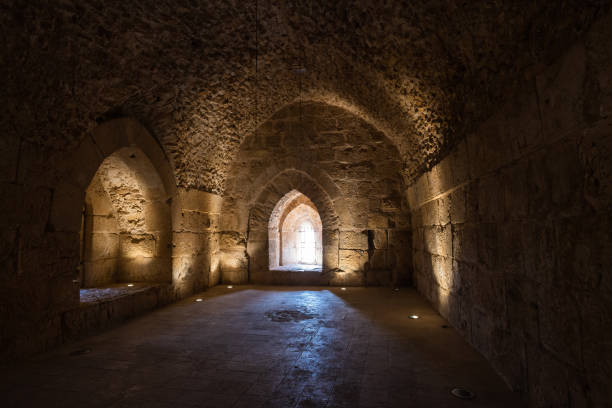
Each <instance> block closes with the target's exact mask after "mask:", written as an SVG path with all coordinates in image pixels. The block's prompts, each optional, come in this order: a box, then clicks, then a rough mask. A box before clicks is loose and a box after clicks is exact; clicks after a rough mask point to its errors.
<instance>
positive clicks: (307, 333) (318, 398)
mask: <svg viewBox="0 0 612 408" xmlns="http://www.w3.org/2000/svg"><path fill="white" fill-rule="evenodd" d="M197 298H201V299H202V301H200V302H198V301H196V299H197ZM413 314H416V315H418V316H420V318H419V319H410V318H409V316H410V315H413ZM445 324H446V322H445V321H444V320H443V319H442V318H440V317H439V316H438V315H437V314H436V313H435V312H434V311H433V310H432V309H431V308H430V307H429V306H428V305H427V303H426V302H425V301H424V300H423V298H422V297H421V296H420V295H418V294H417V293H416V292H415V291H414V290H412V289H402V290H400V291H399V292H393V291H391V290H390V289H387V288H346V290H342V289H341V288H306V287H266V286H234V287H233V288H231V289H230V288H228V287H226V286H217V287H215V288H213V289H211V290H209V291H207V292H204V293H201V294H199V295H198V296H194V297H192V298H189V299H187V300H185V301H182V302H180V303H177V304H174V305H171V306H168V307H166V308H163V309H159V310H157V311H154V312H153V313H150V314H148V315H146V316H144V317H141V318H138V319H135V320H132V321H130V322H128V323H126V324H124V325H122V326H120V327H117V328H115V329H112V330H109V331H106V332H104V333H101V334H98V335H95V336H92V337H90V338H87V339H86V340H83V341H80V342H78V343H72V344H70V345H68V346H66V347H63V348H60V349H58V350H56V351H54V352H52V353H47V354H44V355H41V356H38V357H37V358H35V359H33V360H32V361H29V362H26V363H21V364H18V365H15V366H11V367H2V368H1V369H0V394H1V397H0V401H2V404H1V405H2V406H3V407H38V406H44V407H84V406H86V407H88V408H90V407H116V408H119V407H147V408H155V407H249V408H254V407H283V408H286V407H351V408H354V407H427V408H434V407H464V408H467V407H520V406H521V403H520V402H519V401H518V399H517V396H516V395H515V394H514V393H512V392H510V391H508V389H507V388H506V387H505V385H504V384H503V382H502V381H501V380H500V378H499V377H498V376H497V375H496V374H495V373H494V372H493V370H492V369H491V368H490V367H489V365H488V364H487V362H486V361H485V360H484V359H483V358H482V357H481V356H480V355H479V354H478V353H476V352H475V351H474V350H473V349H472V348H470V347H469V346H468V345H467V344H466V343H465V342H464V341H463V340H462V339H461V338H460V337H459V335H458V334H457V333H456V332H455V331H454V330H453V329H452V328H443V327H442V326H443V325H445ZM455 386H465V387H468V388H470V389H471V390H473V391H474V392H475V393H476V398H475V399H473V400H469V401H466V400H460V399H457V398H455V397H453V396H452V395H451V394H450V393H449V391H450V390H451V389H452V388H453V387H455Z"/></svg>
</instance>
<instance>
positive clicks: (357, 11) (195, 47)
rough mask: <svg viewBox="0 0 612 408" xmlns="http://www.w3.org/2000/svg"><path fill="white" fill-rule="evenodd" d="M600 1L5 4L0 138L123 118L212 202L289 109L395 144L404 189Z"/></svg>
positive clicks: (65, 144)
mask: <svg viewBox="0 0 612 408" xmlns="http://www.w3.org/2000/svg"><path fill="white" fill-rule="evenodd" d="M607 3H608V2H607V1H603V0H602V1H595V0H573V1H572V0H570V1H550V0H536V1H533V0H530V1H505V0H504V1H433V0H428V1H385V0H376V1H374V0H372V1H347V0H337V1H328V0H312V1H292V0H291V1H266V0H252V1H236V0H224V1H214V0H209V1H193V0H191V1H187V0H173V1H170V0H155V1H153V0H151V1H125V0H120V1H111V0H98V1H93V0H87V1H72V0H61V1H60V0H53V1H10V0H9V1H3V2H2V3H1V4H0V30H2V37H1V40H0V41H2V43H1V46H0V49H1V52H2V55H0V58H1V61H2V62H1V63H0V74H1V75H2V78H3V86H2V88H1V90H0V101H2V103H3V107H2V110H1V112H2V113H0V123H1V126H2V132H3V133H4V137H22V138H24V140H25V141H28V142H34V143H37V144H43V145H45V146H46V147H48V148H50V149H54V150H57V149H60V150H61V149H69V148H72V147H73V146H75V145H76V144H78V142H79V141H80V140H81V139H82V138H83V137H84V136H85V135H86V133H87V132H88V131H90V130H91V129H93V128H94V127H95V126H96V124H97V123H98V122H101V121H103V120H105V119H107V118H111V117H115V116H124V115H130V116H134V117H136V118H137V119H138V120H140V121H141V122H142V123H144V124H145V126H147V128H148V129H149V130H150V131H151V133H152V134H153V135H154V136H155V137H156V138H157V139H158V140H159V141H160V143H161V144H162V146H163V148H164V150H165V151H166V153H167V155H168V157H169V158H170V160H171V162H172V163H173V165H174V167H175V171H176V174H177V180H178V182H179V184H181V185H182V186H185V187H195V188H200V189H204V190H207V191H211V192H217V193H219V192H223V190H224V181H225V179H226V176H227V172H228V171H229V169H230V167H231V163H232V160H233V158H234V157H235V153H236V152H237V150H238V148H239V146H240V143H241V141H242V140H244V139H245V137H246V136H248V135H249V134H250V133H252V132H254V131H255V129H256V127H257V126H258V124H262V123H263V122H264V121H265V120H266V118H268V117H270V116H271V115H273V114H274V112H276V111H278V110H279V109H281V108H282V107H283V106H286V105H287V104H289V103H294V102H295V101H296V100H314V101H317V102H324V103H327V104H330V105H334V106H339V107H342V108H344V109H346V110H348V111H350V112H351V113H353V114H354V115H356V116H358V117H360V118H362V119H364V120H366V121H368V122H370V123H371V124H372V125H373V126H375V127H376V128H378V129H379V130H380V131H382V132H384V133H385V134H386V135H387V137H388V138H389V139H390V140H391V141H393V142H394V143H395V145H396V146H397V148H398V150H399V152H400V154H401V155H402V159H403V160H404V167H405V174H406V176H407V179H408V180H412V179H414V178H415V177H416V176H417V175H418V174H419V173H420V172H422V171H423V170H424V169H426V168H428V167H430V166H431V165H433V164H435V162H436V161H437V160H438V159H439V158H440V155H442V154H443V153H445V152H446V151H447V150H448V148H449V147H450V146H452V145H453V143H454V142H455V141H456V140H458V139H459V138H461V136H462V135H464V134H465V132H466V131H467V130H469V129H470V128H472V127H473V126H475V125H476V124H477V123H479V121H481V120H482V119H483V118H484V117H486V116H487V115H488V114H490V113H491V111H492V109H494V108H495V105H496V104H498V103H500V102H502V101H503V100H502V98H501V95H503V94H504V92H508V90H511V89H512V88H513V87H518V86H520V82H521V81H523V80H525V79H526V78H530V77H531V76H533V75H534V73H537V71H538V69H539V67H540V66H541V64H543V63H544V62H545V61H547V60H549V59H551V58H553V57H555V56H556V55H557V54H559V53H560V52H561V51H563V49H564V48H565V47H567V46H568V43H569V42H570V41H571V40H572V39H573V38H575V37H577V36H579V35H580V34H581V33H582V32H584V30H585V29H586V28H587V27H588V26H589V25H590V23H591V22H592V21H593V20H594V19H596V18H597V16H598V15H599V14H600V13H602V12H603V8H604V7H607Z"/></svg>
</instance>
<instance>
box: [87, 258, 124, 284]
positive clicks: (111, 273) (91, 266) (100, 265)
mask: <svg viewBox="0 0 612 408" xmlns="http://www.w3.org/2000/svg"><path fill="white" fill-rule="evenodd" d="M83 268H84V269H83V287H85V288H94V287H97V286H104V285H108V284H110V283H112V282H115V279H116V276H117V259H100V260H97V261H86V262H84V264H83Z"/></svg>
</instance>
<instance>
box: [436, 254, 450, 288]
mask: <svg viewBox="0 0 612 408" xmlns="http://www.w3.org/2000/svg"><path fill="white" fill-rule="evenodd" d="M431 262H432V271H433V278H434V282H435V283H436V284H437V285H438V286H440V287H441V288H442V289H444V290H447V291H449V290H451V289H453V287H454V276H453V260H452V258H448V257H445V256H439V255H432V256H431Z"/></svg>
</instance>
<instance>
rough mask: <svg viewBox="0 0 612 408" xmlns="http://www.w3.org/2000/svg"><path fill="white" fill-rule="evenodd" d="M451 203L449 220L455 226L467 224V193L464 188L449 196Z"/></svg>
mask: <svg viewBox="0 0 612 408" xmlns="http://www.w3.org/2000/svg"><path fill="white" fill-rule="evenodd" d="M447 199H448V202H449V218H450V222H451V223H453V224H463V223H465V222H466V208H465V206H466V203H465V199H466V192H465V190H464V188H458V189H456V190H455V191H453V192H452V193H451V194H450V195H448V196H447Z"/></svg>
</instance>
